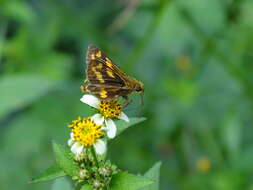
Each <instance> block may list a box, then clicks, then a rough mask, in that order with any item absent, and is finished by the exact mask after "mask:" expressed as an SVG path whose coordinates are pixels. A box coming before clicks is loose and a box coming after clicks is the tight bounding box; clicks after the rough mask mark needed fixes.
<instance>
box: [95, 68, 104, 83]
mask: <svg viewBox="0 0 253 190" xmlns="http://www.w3.org/2000/svg"><path fill="white" fill-rule="evenodd" d="M92 71H93V72H94V74H95V75H96V79H97V80H99V82H101V83H105V80H104V79H103V75H102V74H101V73H100V72H99V71H97V70H96V68H95V67H93V68H92Z"/></svg>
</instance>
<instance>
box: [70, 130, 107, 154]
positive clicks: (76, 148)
mask: <svg viewBox="0 0 253 190" xmlns="http://www.w3.org/2000/svg"><path fill="white" fill-rule="evenodd" d="M68 145H69V146H70V147H71V148H70V149H71V152H73V153H74V154H75V155H80V154H82V152H83V151H84V150H85V148H86V147H85V146H84V145H82V144H81V143H80V142H78V141H76V140H75V139H74V137H73V133H72V132H71V133H70V139H69V140H68ZM93 147H94V148H95V151H96V153H97V154H99V155H102V154H104V153H105V152H106V142H105V141H103V140H102V139H97V140H96V142H95V143H94V144H93Z"/></svg>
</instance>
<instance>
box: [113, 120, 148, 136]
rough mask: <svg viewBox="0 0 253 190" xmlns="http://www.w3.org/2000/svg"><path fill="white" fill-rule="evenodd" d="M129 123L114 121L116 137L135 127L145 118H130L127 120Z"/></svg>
mask: <svg viewBox="0 0 253 190" xmlns="http://www.w3.org/2000/svg"><path fill="white" fill-rule="evenodd" d="M129 120H130V121H129V122H125V121H123V120H118V121H115V124H116V126H117V135H119V134H120V133H122V132H123V131H124V130H126V129H127V128H129V127H131V126H133V125H136V124H138V123H140V122H142V121H145V120H146V118H145V117H131V118H129Z"/></svg>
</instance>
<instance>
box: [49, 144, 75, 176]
mask: <svg viewBox="0 0 253 190" xmlns="http://www.w3.org/2000/svg"><path fill="white" fill-rule="evenodd" d="M53 150H54V154H55V159H56V163H57V164H58V166H59V167H60V168H61V169H62V170H63V171H64V172H65V173H66V174H68V175H70V176H76V175H77V173H78V167H77V165H76V164H75V162H74V160H73V158H72V156H71V152H70V150H69V148H68V147H64V146H62V145H60V144H58V143H56V142H53Z"/></svg>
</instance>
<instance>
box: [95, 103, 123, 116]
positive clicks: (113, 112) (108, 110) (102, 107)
mask: <svg viewBox="0 0 253 190" xmlns="http://www.w3.org/2000/svg"><path fill="white" fill-rule="evenodd" d="M99 111H100V113H101V114H102V115H103V116H104V117H105V118H114V117H119V116H120V114H121V111H122V106H121V105H120V104H119V103H118V102H117V101H115V100H110V101H105V100H102V101H101V102H100V104H99Z"/></svg>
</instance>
